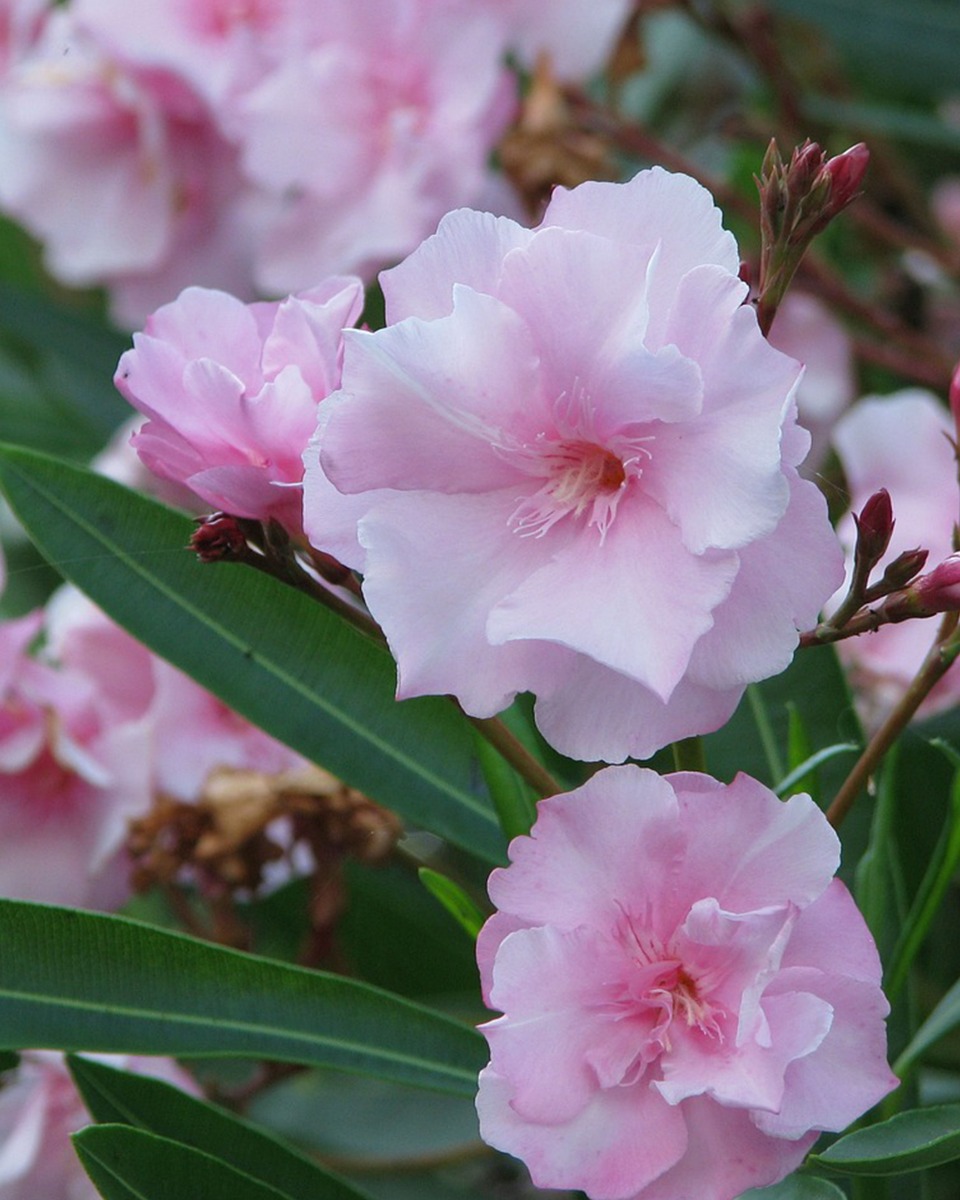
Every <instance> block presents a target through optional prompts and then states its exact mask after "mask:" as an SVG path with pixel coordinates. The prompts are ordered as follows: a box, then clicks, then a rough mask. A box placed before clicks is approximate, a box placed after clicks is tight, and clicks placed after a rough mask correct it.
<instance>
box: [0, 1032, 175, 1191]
mask: <svg viewBox="0 0 960 1200" xmlns="http://www.w3.org/2000/svg"><path fill="white" fill-rule="evenodd" d="M87 1057H89V1058H93V1059H96V1061H97V1062H102V1063H105V1064H106V1065H108V1066H112V1067H118V1068H120V1069H121V1070H125V1071H135V1072H137V1073H138V1074H140V1075H149V1076H152V1077H153V1078H154V1079H162V1080H163V1081H164V1082H165V1083H172V1084H174V1085H175V1086H176V1087H179V1088H180V1090H181V1091H185V1092H188V1093H190V1094H191V1095H197V1094H198V1089H197V1087H196V1085H195V1084H194V1082H193V1080H192V1079H191V1078H190V1076H189V1075H188V1074H187V1073H186V1071H184V1070H183V1069H182V1068H181V1067H179V1066H178V1065H177V1064H176V1063H175V1062H174V1061H173V1059H171V1058H142V1057H133V1056H128V1055H116V1054H91V1055H88V1056H87ZM90 1124H92V1119H91V1117H90V1116H89V1114H88V1113H87V1110H86V1108H85V1107H84V1105H83V1101H82V1100H81V1099H80V1095H79V1093H78V1092H77V1089H76V1087H75V1086H74V1083H73V1080H72V1079H71V1077H70V1073H69V1071H68V1070H67V1067H66V1064H65V1063H64V1060H63V1056H62V1055H60V1054H54V1053H52V1052H50V1051H47V1050H27V1051H24V1053H23V1054H22V1056H21V1059H20V1065H19V1066H18V1067H17V1069H16V1071H15V1072H14V1073H13V1074H12V1075H11V1076H10V1077H6V1076H5V1077H4V1078H3V1080H2V1086H0V1200H99V1193H98V1192H97V1189H96V1188H95V1187H94V1186H93V1184H92V1183H91V1182H90V1180H89V1179H88V1177H87V1174H86V1172H85V1171H84V1169H83V1167H82V1166H81V1165H80V1160H79V1159H78V1158H77V1156H76V1154H75V1153H74V1150H73V1147H72V1145H71V1144H70V1134H72V1133H76V1131H77V1130H78V1129H82V1128H83V1127H84V1126H85V1125H90Z"/></svg>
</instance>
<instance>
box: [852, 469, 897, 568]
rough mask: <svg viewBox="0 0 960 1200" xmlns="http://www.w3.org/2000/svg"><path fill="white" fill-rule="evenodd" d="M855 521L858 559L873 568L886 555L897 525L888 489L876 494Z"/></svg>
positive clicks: (882, 489)
mask: <svg viewBox="0 0 960 1200" xmlns="http://www.w3.org/2000/svg"><path fill="white" fill-rule="evenodd" d="M854 521H855V522H856V525H857V549H856V553H857V557H858V558H859V559H861V560H862V561H863V562H865V563H869V565H870V566H873V565H874V564H875V563H878V562H879V561H880V559H881V558H883V556H884V554H885V553H886V551H887V547H888V546H889V545H890V538H891V536H892V535H893V527H894V525H895V524H896V522H895V521H894V519H893V504H892V503H891V501H890V493H889V492H888V491H887V489H886V488H881V489H880V490H879V491H878V492H874V494H873V495H872V496H871V497H870V499H869V500H868V501H867V502H866V504H865V505H864V506H863V508H862V509H861V510H860V515H859V516H858V517H854Z"/></svg>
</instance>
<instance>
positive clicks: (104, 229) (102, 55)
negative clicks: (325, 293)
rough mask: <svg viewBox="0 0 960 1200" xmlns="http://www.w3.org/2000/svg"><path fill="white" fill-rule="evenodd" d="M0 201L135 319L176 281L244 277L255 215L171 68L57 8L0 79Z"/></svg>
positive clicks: (241, 285)
mask: <svg viewBox="0 0 960 1200" xmlns="http://www.w3.org/2000/svg"><path fill="white" fill-rule="evenodd" d="M0 155H2V159H3V164H4V169H3V171H2V172H0V203H2V204H3V206H4V208H5V209H6V211H7V212H8V213H10V214H12V215H13V216H14V217H16V218H17V219H18V220H21V221H23V223H24V224H25V225H26V227H27V228H28V229H29V230H30V231H31V232H32V233H33V234H34V235H35V236H37V237H39V238H41V239H43V241H44V243H45V258H46V262H47V265H48V266H49V268H50V270H51V271H52V272H53V274H55V275H56V276H57V277H58V278H60V279H62V280H63V281H64V282H66V283H68V284H71V285H74V286H77V285H79V286H87V285H90V284H105V285H106V286H107V287H108V288H109V290H110V293H111V304H112V308H113V312H114V315H115V316H116V318H117V319H118V320H119V321H121V322H124V323H129V324H137V323H139V322H140V321H141V320H142V319H143V317H144V316H145V315H146V313H148V312H150V311H151V309H153V308H155V307H156V306H157V305H158V304H159V303H161V302H163V301H165V300H168V299H170V298H171V296H174V295H176V293H177V292H178V291H179V290H180V289H181V288H182V287H183V286H185V285H186V284H188V283H203V284H207V285H215V286H222V287H225V288H228V289H230V290H231V291H234V292H237V293H239V294H249V293H250V291H251V288H252V280H251V277H250V269H251V249H250V241H251V230H252V228H253V222H254V214H253V213H252V212H251V211H248V209H249V200H248V197H247V195H246V194H245V193H244V190H243V188H242V187H241V181H240V175H239V174H238V164H237V154H236V150H235V148H234V147H233V146H232V145H230V143H229V142H228V141H227V140H225V138H224V137H223V135H222V133H221V132H220V130H219V129H218V128H217V126H216V124H215V122H214V120H213V116H212V114H211V112H210V110H209V108H208V106H207V105H206V103H205V102H204V101H203V100H202V98H201V97H200V96H199V95H198V94H197V93H196V92H194V91H193V90H192V89H191V88H190V87H189V86H188V84H187V83H186V82H185V81H184V79H183V78H182V77H180V76H178V75H175V74H174V73H172V72H169V71H163V70H159V69H156V68H151V67H150V66H149V65H147V66H146V67H141V66H140V65H138V64H136V63H130V62H127V61H124V60H123V59H122V58H120V57H119V56H117V55H116V54H112V53H111V52H110V51H109V49H108V48H107V47H106V46H105V45H104V44H103V42H102V41H101V40H99V39H98V38H97V36H96V35H95V33H94V32H93V31H92V30H91V29H90V28H88V27H86V26H85V25H84V23H83V21H82V17H81V14H80V13H79V12H77V11H76V10H75V9H74V8H65V9H57V10H56V11H54V12H53V13H52V14H51V15H50V16H49V18H48V19H47V21H46V24H45V27H44V29H43V32H42V34H41V36H40V37H39V38H38V39H37V41H36V42H35V43H34V44H33V45H31V46H30V47H29V49H28V50H27V51H26V52H24V53H22V54H20V55H19V57H18V58H17V60H16V61H15V62H14V63H13V64H12V65H11V66H10V67H9V68H8V70H7V72H6V74H5V77H4V79H3V82H2V86H0Z"/></svg>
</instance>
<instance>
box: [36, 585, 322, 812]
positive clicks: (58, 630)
mask: <svg viewBox="0 0 960 1200" xmlns="http://www.w3.org/2000/svg"><path fill="white" fill-rule="evenodd" d="M47 645H48V652H49V654H50V655H51V656H52V657H53V658H55V660H56V661H57V662H58V663H60V664H61V665H62V666H63V667H65V668H67V669H69V670H72V671H75V672H76V673H77V674H79V675H82V676H83V677H84V678H85V679H87V680H89V681H90V684H91V686H92V687H93V689H94V695H95V702H96V706H97V709H98V712H99V714H100V716H101V719H102V720H103V721H104V723H105V724H108V725H110V726H112V727H116V728H121V729H122V728H130V727H136V726H137V725H139V724H141V723H142V724H145V725H146V727H147V729H148V732H149V740H148V743H147V745H146V747H145V749H144V758H145V760H146V763H147V765H148V768H149V771H150V787H151V793H152V795H154V796H155V795H164V796H167V797H169V798H171V799H174V800H179V801H184V802H190V801H192V800H196V799H197V797H198V795H199V793H200V791H201V789H202V787H203V784H204V782H205V780H206V779H207V777H208V776H209V775H210V773H211V772H212V771H213V770H214V769H216V768H218V767H238V768H249V769H255V770H258V771H263V772H265V773H267V774H273V773H276V772H279V771H284V770H288V769H291V768H293V767H298V766H302V765H303V759H302V758H301V757H300V755H298V754H296V753H295V752H294V751H293V750H290V749H288V748H287V747H286V746H283V745H281V743H280V742H277V741H275V740H274V739H273V738H272V737H270V736H269V735H268V734H266V733H264V732H263V731H262V730H260V729H258V728H257V727H256V726H255V725H251V724H250V722H249V721H247V720H245V719H244V718H243V717H241V716H238V714H237V713H235V712H234V711H233V710H232V709H230V708H228V707H227V706H226V705H225V704H224V703H223V702H222V701H221V700H218V699H217V698H216V696H213V695H212V694H211V693H210V692H208V691H206V689H205V688H202V687H201V686H200V685H199V684H198V683H195V682H194V681H193V680H192V679H190V678H189V676H187V675H184V674H183V672H182V671H178V670H177V669H176V668H175V667H172V666H171V665H170V664H169V663H167V662H164V660H163V659H162V658H158V657H157V655H155V654H152V653H151V652H150V651H149V650H148V649H147V648H146V646H144V645H142V644H141V643H140V642H138V641H137V640H136V639H135V638H133V637H131V636H130V634H128V633H127V632H126V631H125V630H123V629H121V628H120V626H119V625H116V624H115V623H114V622H113V621H111V620H110V618H109V617H107V616H106V614H105V613H103V612H102V611H101V610H100V609H99V608H97V606H96V605H95V604H93V603H92V602H91V601H90V600H88V599H87V598H86V597H85V596H84V595H83V594H82V593H81V592H78V591H77V590H76V589H75V588H72V587H65V588H61V589H60V591H59V592H57V593H56V594H55V596H54V597H53V600H52V601H51V603H50V605H49V606H48V610H47Z"/></svg>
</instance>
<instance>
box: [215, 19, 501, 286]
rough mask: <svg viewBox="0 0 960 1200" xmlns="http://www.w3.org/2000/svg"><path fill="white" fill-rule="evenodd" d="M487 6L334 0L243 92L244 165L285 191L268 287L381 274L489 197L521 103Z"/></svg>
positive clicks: (270, 243) (264, 245)
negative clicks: (498, 148)
mask: <svg viewBox="0 0 960 1200" xmlns="http://www.w3.org/2000/svg"><path fill="white" fill-rule="evenodd" d="M487 7H488V6H486V5H483V4H473V5H469V6H467V5H462V4H452V3H449V0H448V2H446V3H437V0H406V2H404V3H401V2H399V0H364V3H361V4H358V3H356V2H355V0H325V3H324V4H323V6H322V7H321V6H317V15H316V18H315V23H316V28H315V29H314V30H313V33H312V37H311V40H310V41H309V42H308V43H307V44H306V45H305V46H304V47H303V48H302V49H301V51H300V52H299V53H296V54H291V55H289V56H288V57H287V58H286V60H285V61H284V62H283V63H282V64H280V65H278V66H277V68H276V69H275V70H273V71H271V72H270V73H269V74H267V75H266V76H265V78H264V79H263V80H262V81H260V82H259V83H258V84H257V85H256V86H255V87H253V88H251V89H250V90H249V91H247V92H245V93H244V95H243V96H242V97H240V98H238V100H237V112H236V115H235V117H234V118H232V121H233V125H234V127H235V128H237V129H238V130H241V131H242V132H241V133H240V135H239V140H240V142H241V145H242V153H243V165H244V169H245V171H246V172H247V174H248V175H249V177H250V178H251V179H252V180H254V181H255V182H257V183H258V184H260V186H261V187H262V188H264V189H266V190H268V191H269V192H270V193H271V195H272V196H273V197H274V198H275V205H274V207H273V208H272V209H271V213H270V215H269V217H268V219H267V222H266V230H265V233H264V235H263V238H262V240H261V241H260V243H259V244H258V247H257V254H256V271H257V279H258V282H259V284H260V286H261V287H262V288H264V289H266V290H267V291H270V292H274V293H277V292H286V291H291V290H295V289H297V288H300V287H303V286H306V282H307V281H312V280H315V279H321V278H323V277H324V276H325V275H328V274H331V273H335V272H341V271H355V272H357V273H358V274H361V275H363V276H364V277H367V276H370V275H373V274H374V273H375V272H376V271H377V270H378V269H379V268H380V267H382V266H384V265H387V264H389V263H391V262H395V261H396V260H397V259H399V258H402V257H403V255H404V254H406V253H408V252H409V251H410V250H411V249H413V247H414V246H416V244H417V243H418V242H419V241H420V240H421V239H422V238H424V237H426V236H427V234H429V233H431V232H432V231H433V230H434V229H435V228H436V224H437V221H438V220H439V219H440V217H442V216H443V214H444V213H445V212H447V211H448V210H449V209H451V208H454V207H456V206H458V205H460V204H469V203H475V202H476V201H477V200H478V198H479V197H480V195H481V193H482V192H483V191H484V190H485V186H486V180H487V176H488V168H487V158H488V156H489V154H490V151H491V150H492V148H493V146H494V145H495V143H496V141H497V139H498V138H499V136H500V134H501V133H502V132H503V130H504V128H505V127H506V124H507V122H508V121H509V119H510V117H511V116H512V114H513V111H514V109H515V108H516V105H517V88H516V82H515V80H514V79H513V77H512V76H510V75H509V73H508V72H507V71H506V70H505V69H504V67H503V66H502V65H501V58H502V54H503V50H504V41H505V38H504V32H503V28H502V25H501V22H500V21H499V20H497V19H495V17H494V16H492V15H491V14H490V13H489V12H487V11H486V8H487Z"/></svg>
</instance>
